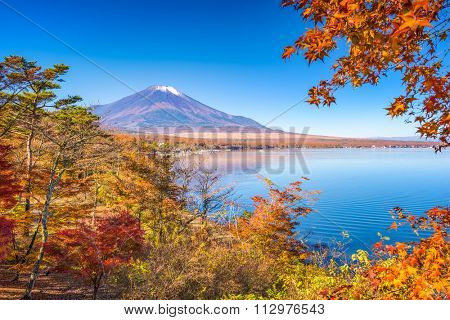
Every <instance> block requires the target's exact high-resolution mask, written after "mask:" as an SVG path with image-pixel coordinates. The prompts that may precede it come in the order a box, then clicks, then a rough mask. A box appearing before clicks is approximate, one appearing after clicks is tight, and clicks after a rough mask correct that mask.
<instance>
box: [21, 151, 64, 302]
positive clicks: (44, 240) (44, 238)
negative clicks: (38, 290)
mask: <svg viewBox="0 0 450 320" xmlns="http://www.w3.org/2000/svg"><path fill="white" fill-rule="evenodd" d="M58 164H59V157H57V158H56V160H55V162H54V164H53V168H52V171H51V173H50V183H49V186H48V190H47V194H46V196H45V204H44V208H43V210H42V216H41V224H42V241H41V247H40V249H39V255H38V257H37V260H36V262H35V263H34V267H33V270H32V272H31V274H30V279H29V280H28V284H27V288H26V290H25V294H24V296H23V299H25V300H29V299H31V292H32V291H33V288H34V285H35V283H36V279H37V277H38V274H39V268H40V266H41V263H42V260H43V259H44V251H45V245H46V244H47V240H48V228H47V222H48V216H49V209H50V203H51V201H52V197H53V192H54V190H55V187H56V186H57V185H58V184H59V182H60V181H61V178H62V175H63V174H64V171H65V169H62V170H61V171H60V172H59V174H58V176H57V177H56V178H55V174H56V170H57V167H58Z"/></svg>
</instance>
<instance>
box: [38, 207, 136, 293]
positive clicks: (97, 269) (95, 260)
mask: <svg viewBox="0 0 450 320" xmlns="http://www.w3.org/2000/svg"><path fill="white" fill-rule="evenodd" d="M143 242H144V239H143V232H142V231H141V230H140V229H139V224H138V221H137V220H136V219H134V218H133V217H132V216H131V215H130V214H128V213H126V212H122V213H120V214H116V215H111V216H107V217H105V218H101V219H99V220H97V222H96V224H95V226H92V225H90V224H87V223H81V224H80V225H78V226H77V227H76V228H70V229H64V230H61V231H59V232H57V234H56V235H55V237H53V240H52V241H51V242H49V243H48V246H47V248H46V249H47V252H48V254H49V256H50V257H51V258H52V259H53V260H54V262H55V268H54V269H55V270H58V271H63V272H68V273H71V274H73V275H75V276H78V277H80V278H81V279H82V280H83V281H85V282H87V283H90V284H91V285H92V287H93V298H94V299H96V297H97V293H98V289H99V288H100V286H101V285H102V283H103V280H104V279H105V278H107V277H108V275H110V274H111V273H112V272H113V271H114V270H115V269H117V268H118V267H120V266H122V265H125V264H127V263H129V262H130V261H131V260H132V259H133V258H134V257H136V256H137V255H138V254H139V252H140V251H141V249H142V246H143Z"/></svg>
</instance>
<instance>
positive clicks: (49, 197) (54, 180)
mask: <svg viewBox="0 0 450 320" xmlns="http://www.w3.org/2000/svg"><path fill="white" fill-rule="evenodd" d="M98 120H99V118H98V117H97V116H96V115H94V114H92V113H91V112H90V110H89V109H87V108H84V107H80V106H77V105H67V106H63V107H60V108H58V110H56V111H54V112H51V113H49V114H48V115H47V117H46V118H45V119H44V121H45V125H43V126H42V127H41V134H42V135H43V136H44V137H45V138H46V142H47V143H46V150H47V152H46V155H45V156H46V158H47V161H46V163H48V168H47V170H48V171H47V179H48V180H47V181H48V182H47V184H46V186H45V188H44V190H45V197H44V199H45V200H44V202H43V204H42V207H41V208H40V210H39V211H40V225H41V226H42V233H41V244H40V248H39V253H38V256H37V258H36V261H35V263H34V266H33V269H32V272H31V275H30V279H29V282H28V285H27V289H26V292H25V296H24V297H25V298H26V299H29V298H31V292H32V290H33V288H34V284H35V281H36V278H37V276H38V273H39V269H40V265H41V263H42V261H43V258H44V252H45V246H46V243H47V241H48V236H49V232H48V224H49V217H50V212H51V205H52V202H53V200H54V194H55V191H56V190H57V188H58V187H59V186H60V184H61V181H62V179H63V176H64V175H65V174H66V173H67V171H69V170H71V169H73V168H74V167H76V166H77V165H78V164H79V162H81V161H82V160H83V159H86V158H89V157H90V154H89V152H88V151H89V149H88V148H87V146H89V145H91V144H95V143H98V142H97V139H100V138H102V137H105V136H106V135H105V133H104V132H103V131H102V130H101V129H100V128H99V124H98Z"/></svg>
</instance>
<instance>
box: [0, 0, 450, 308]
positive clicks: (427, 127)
mask: <svg viewBox="0 0 450 320" xmlns="http://www.w3.org/2000/svg"><path fill="white" fill-rule="evenodd" d="M376 3H377V4H375V3H372V1H362V0H358V1H356V0H355V1H352V0H343V1H329V2H323V1H309V0H302V1H292V0H285V1H283V5H284V6H294V8H295V9H296V10H298V11H299V12H300V14H301V15H302V16H303V18H304V19H306V20H308V21H310V22H314V23H315V24H316V27H314V28H312V29H309V30H308V31H306V32H305V34H303V35H301V36H300V38H299V39H298V40H297V41H296V42H295V44H294V45H292V46H288V47H286V48H285V51H284V53H283V56H282V57H283V58H284V59H290V58H293V56H294V55H296V54H297V53H301V52H303V54H304V55H305V58H306V59H307V60H308V61H309V62H314V61H317V60H322V59H324V58H325V57H327V56H328V54H329V52H331V51H332V50H334V49H335V48H336V47H337V44H338V42H339V40H340V39H346V40H348V41H349V48H350V50H349V53H348V55H347V56H344V57H342V58H339V59H338V60H337V61H336V64H335V65H334V66H333V70H334V74H333V75H332V78H331V79H330V80H324V81H321V82H320V84H318V86H315V87H313V88H311V90H310V91H309V103H311V104H313V105H326V106H330V105H331V104H333V103H334V102H335V101H336V99H335V97H334V93H335V92H336V90H338V89H339V88H342V87H344V86H346V85H350V86H354V87H359V86H361V85H363V84H369V85H375V84H377V83H378V81H379V80H380V79H381V78H382V77H383V76H385V75H386V73H387V72H391V71H395V72H400V73H401V74H402V76H403V81H404V84H405V92H402V93H400V94H399V96H398V97H396V98H395V99H394V101H393V102H392V104H391V105H389V106H388V107H387V113H388V116H391V117H399V116H408V117H409V118H410V119H411V120H410V121H411V122H414V123H415V124H416V125H417V127H418V132H419V134H421V135H422V136H424V137H427V138H431V139H436V140H437V141H439V144H438V145H437V146H436V152H442V150H443V149H444V148H446V147H448V144H449V140H448V139H449V133H450V113H449V101H450V98H449V92H450V84H449V78H450V75H449V73H448V71H445V70H446V67H445V57H444V58H442V56H440V55H439V53H441V51H439V50H438V48H437V46H438V43H441V44H442V43H443V44H444V46H445V44H446V36H447V30H448V21H449V18H448V17H445V16H444V19H441V15H439V14H440V13H442V12H444V11H445V10H447V8H448V6H449V4H448V2H447V1H438V0H425V1H400V0H396V1H394V0H390V1H378V2H376ZM432 24H433V26H434V27H433V28H431V27H430V26H431V25H432ZM447 51H448V49H447ZM68 71H69V67H68V66H66V65H62V64H56V65H53V66H51V67H42V66H40V65H39V64H38V63H37V62H35V61H32V60H28V59H26V58H24V57H21V56H14V55H11V56H7V57H5V58H4V59H3V60H2V61H1V62H0V244H1V246H0V298H1V299H39V298H42V299H308V300H310V299H448V298H449V291H450V282H449V266H450V253H449V249H450V246H449V242H448V229H449V227H450V210H449V208H448V207H434V208H429V210H428V211H427V212H416V213H414V214H412V213H410V212H407V211H404V210H403V209H402V208H393V209H392V212H391V214H392V218H393V221H392V225H391V226H390V229H391V230H397V229H398V228H410V229H411V232H414V233H416V234H417V235H419V238H418V240H417V241H414V242H405V243H403V242H397V243H392V242H391V241H390V240H389V238H387V237H382V236H381V237H380V240H379V242H377V243H375V244H374V245H373V248H372V250H371V251H370V252H369V251H366V250H358V251H356V252H352V253H345V252H341V251H339V250H333V248H322V249H321V250H317V249H316V248H314V247H311V246H309V245H307V244H306V243H305V242H304V241H302V237H301V235H299V234H298V232H297V230H298V227H299V224H300V221H301V219H300V218H302V219H307V217H308V216H309V215H313V214H314V210H313V208H311V207H310V206H309V205H308V199H310V198H311V197H320V194H319V193H318V192H317V191H314V190H306V189H305V188H304V182H305V180H307V178H305V177H299V179H298V181H293V182H292V183H291V184H289V185H288V186H285V187H280V186H278V185H276V184H275V183H273V182H272V181H269V180H267V181H265V182H264V183H266V185H267V190H268V193H267V194H268V195H267V196H260V195H255V196H254V197H253V209H252V210H248V211H245V212H242V213H235V212H233V211H232V210H231V209H230V205H229V204H230V202H231V201H232V197H231V194H232V190H231V189H228V188H224V187H222V186H221V184H220V180H221V177H220V174H219V173H218V172H216V171H215V170H212V169H207V168H203V167H201V166H195V165H183V164H180V163H179V161H177V158H176V157H174V156H173V152H171V151H172V150H173V149H174V148H177V145H176V143H173V144H170V143H161V141H159V140H158V138H155V137H153V136H145V135H144V136H142V135H139V136H138V135H129V134H121V133H116V132H110V131H107V130H105V129H103V128H102V127H101V125H100V121H99V120H100V119H99V118H98V117H97V116H96V115H95V114H94V113H93V112H92V110H91V109H90V108H89V107H86V106H84V105H83V103H82V99H81V97H78V96H68V97H60V95H59V94H58V90H59V89H60V88H61V86H63V85H64V77H65V75H66V73H67V72H68ZM74 72H76V70H75V71H74ZM380 232H384V230H380Z"/></svg>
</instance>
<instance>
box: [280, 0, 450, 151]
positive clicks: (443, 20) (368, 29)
mask: <svg viewBox="0 0 450 320" xmlns="http://www.w3.org/2000/svg"><path fill="white" fill-rule="evenodd" d="M282 5H283V6H293V7H294V9H295V10H298V11H299V12H300V13H301V15H302V17H303V18H304V20H305V21H306V22H307V23H311V24H308V25H311V27H310V28H309V29H307V30H306V31H305V32H304V34H303V35H301V36H300V37H299V38H298V39H297V40H296V41H295V43H294V44H293V45H291V46H287V47H286V48H285V49H284V53H283V55H282V57H283V58H284V59H287V58H290V57H291V56H292V55H293V54H296V53H300V52H303V55H304V57H305V58H306V60H308V62H314V61H317V60H324V59H325V58H326V57H328V56H329V55H330V53H331V52H332V51H334V50H335V49H336V48H337V47H338V45H341V44H343V43H344V41H345V42H346V43H347V47H348V51H347V53H346V54H344V55H343V56H342V57H340V58H338V59H336V61H335V63H334V64H333V66H332V70H333V75H332V77H331V79H329V80H323V81H320V83H319V84H318V85H317V86H314V87H312V88H311V89H310V90H309V92H308V94H309V100H308V102H309V103H310V104H314V105H316V106H319V105H326V106H330V105H331V104H332V103H335V102H336V99H335V96H334V94H335V91H336V90H337V89H339V88H342V87H344V86H346V85H352V86H354V87H359V86H362V85H364V84H371V85H376V84H377V83H378V82H379V81H380V78H382V77H385V76H388V75H389V74H391V72H399V73H401V75H402V80H403V87H404V92H403V93H401V94H399V95H398V96H397V97H395V98H394V100H393V101H392V103H391V105H390V106H389V107H387V111H388V115H390V116H391V117H398V116H406V117H407V121H413V122H415V123H416V124H417V126H418V130H417V131H418V133H420V135H421V136H423V137H426V138H430V139H439V141H440V146H439V148H442V147H447V146H449V144H450V138H449V136H450V80H449V79H450V73H449V72H448V65H447V64H446V63H448V59H446V56H447V54H448V50H449V48H448V43H447V42H446V41H447V40H446V39H447V34H448V31H449V25H450V16H449V8H450V2H449V1H448V0H382V1H371V0H332V1H318V0H282Z"/></svg>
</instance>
